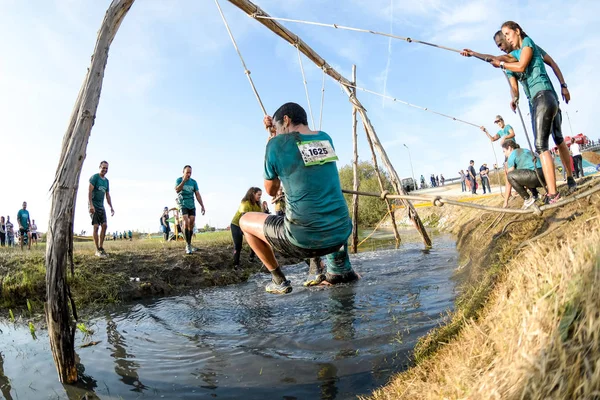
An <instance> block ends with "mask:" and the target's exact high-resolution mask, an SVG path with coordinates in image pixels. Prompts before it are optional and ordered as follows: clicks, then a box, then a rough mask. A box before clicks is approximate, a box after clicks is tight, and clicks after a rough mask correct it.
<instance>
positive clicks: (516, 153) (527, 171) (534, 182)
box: [502, 139, 546, 209]
mask: <svg viewBox="0 0 600 400" xmlns="http://www.w3.org/2000/svg"><path fill="white" fill-rule="evenodd" d="M502 151H503V152H504V156H505V157H506V158H507V161H506V165H507V167H508V176H507V182H506V193H505V197H504V207H505V208H506V207H508V200H509V198H510V191H511V187H512V188H515V190H516V191H517V193H519V196H521V197H522V198H523V200H524V203H523V209H526V208H529V207H531V206H532V205H533V204H534V203H535V201H536V200H537V198H538V191H537V188H538V187H543V186H544V185H545V184H546V182H545V180H544V173H543V171H542V163H540V160H539V159H538V158H535V165H534V163H533V160H534V157H533V153H532V152H531V151H529V150H528V149H522V148H520V146H519V145H518V144H517V143H515V141H514V140H512V139H509V140H505V141H504V143H502ZM538 176H539V178H538ZM540 180H541V182H540ZM527 189H529V190H530V191H531V196H530V195H529V193H527Z"/></svg>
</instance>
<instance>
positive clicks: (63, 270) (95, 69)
mask: <svg viewBox="0 0 600 400" xmlns="http://www.w3.org/2000/svg"><path fill="white" fill-rule="evenodd" d="M133 2H134V0H113V2H112V3H111V4H110V6H109V7H108V10H107V11H106V15H105V16H104V20H103V21H102V26H101V27H100V31H99V32H98V39H97V41H96V47H95V49H94V54H93V55H92V62H91V65H90V68H89V69H88V73H87V75H86V77H85V80H84V82H83V85H82V87H81V90H80V91H79V95H78V96H77V101H76V102H75V107H74V109H73V113H72V114H71V120H70V122H69V126H68V128H67V132H66V133H65V136H64V138H63V143H62V152H61V155H60V160H59V163H58V168H57V170H56V176H55V178H54V183H53V184H52V188H51V189H50V191H51V195H52V205H51V208H50V220H49V222H48V238H47V246H46V292H47V296H48V299H47V302H46V310H45V311H46V320H47V323H48V336H49V338H50V349H51V350H52V357H53V358H54V363H55V365H56V370H57V372H58V377H59V379H60V381H61V382H63V383H73V382H76V381H77V370H76V368H75V324H74V323H73V320H72V319H71V314H70V312H69V302H70V300H71V299H70V291H69V287H68V285H67V261H68V259H69V256H72V252H71V251H72V250H71V249H72V246H73V216H74V214H75V198H76V197H77V189H78V187H79V176H80V175H81V167H82V166H83V161H84V160H85V155H86V153H85V151H86V148H87V144H88V139H89V137H90V133H91V131H92V126H93V125H94V119H95V118H96V110H97V109H98V103H99V101H100V92H101V90H102V80H103V78H104V69H105V68H106V62H107V59H108V49H109V47H110V44H111V43H112V41H113V38H114V37H115V35H116V33H117V31H118V29H119V26H120V25H121V22H122V21H123V18H124V17H125V15H126V14H127V12H128V11H129V9H130V8H131V6H132V4H133ZM74 311H75V310H73V312H74Z"/></svg>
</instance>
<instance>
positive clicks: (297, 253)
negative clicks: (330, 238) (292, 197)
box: [263, 215, 344, 258]
mask: <svg viewBox="0 0 600 400" xmlns="http://www.w3.org/2000/svg"><path fill="white" fill-rule="evenodd" d="M284 219H285V217H282V216H279V215H269V216H268V217H267V219H266V220H265V226H264V227H263V233H264V234H265V238H266V239H267V241H268V242H269V244H270V245H271V247H272V248H273V250H274V251H276V252H278V253H281V254H284V255H286V256H288V257H296V258H313V257H322V256H325V255H327V254H331V253H334V252H336V251H339V250H340V248H341V247H342V246H343V245H344V243H340V244H338V245H335V246H331V247H327V248H323V249H304V248H302V247H298V246H296V245H295V244H293V243H292V242H290V240H289V238H288V237H287V236H286V234H285V226H284Z"/></svg>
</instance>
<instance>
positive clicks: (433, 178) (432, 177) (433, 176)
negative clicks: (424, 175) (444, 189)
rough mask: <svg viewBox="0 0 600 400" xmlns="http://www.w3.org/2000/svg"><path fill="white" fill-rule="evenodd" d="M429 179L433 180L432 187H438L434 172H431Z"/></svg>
mask: <svg viewBox="0 0 600 400" xmlns="http://www.w3.org/2000/svg"><path fill="white" fill-rule="evenodd" d="M429 180H430V181H431V187H436V184H435V175H434V174H431V178H429Z"/></svg>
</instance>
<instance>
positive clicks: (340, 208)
mask: <svg viewBox="0 0 600 400" xmlns="http://www.w3.org/2000/svg"><path fill="white" fill-rule="evenodd" d="M263 122H264V124H265V127H266V128H267V129H269V131H270V133H271V136H270V137H269V141H268V143H267V148H266V152H265V169H264V178H265V189H266V191H267V193H268V194H269V195H270V196H275V195H276V194H277V191H278V190H279V188H280V186H281V185H283V186H284V187H285V193H286V196H285V203H286V206H285V210H286V212H285V216H276V215H266V214H264V213H255V212H250V213H246V214H244V215H243V216H242V218H241V219H240V227H241V228H242V231H243V232H244V235H245V236H246V240H247V241H248V244H249V245H250V247H252V249H253V250H254V252H255V253H256V254H257V255H258V257H259V258H260V259H261V261H262V262H263V263H264V264H265V266H266V267H267V269H268V270H269V271H270V272H271V275H272V282H271V283H269V284H268V285H267V287H266V290H267V292H270V293H276V294H283V293H289V292H291V291H292V286H291V283H290V281H289V280H287V279H286V277H285V275H284V274H283V272H282V271H281V269H280V268H279V266H278V264H277V260H276V259H275V255H274V252H273V250H276V251H278V252H280V253H282V254H285V255H288V256H290V257H297V258H302V259H307V258H314V257H322V256H325V260H324V261H325V265H326V267H327V274H326V275H319V276H318V277H317V279H315V280H313V281H310V283H311V284H323V285H327V284H335V283H341V282H350V281H353V280H355V279H357V278H358V276H357V275H356V274H355V273H354V271H353V270H352V267H351V265H350V259H349V257H348V250H347V240H348V236H350V233H351V231H352V224H351V221H350V217H349V213H348V207H347V205H346V201H345V200H344V197H343V195H342V189H341V185H340V179H339V175H338V170H337V166H336V163H335V161H336V160H337V156H336V154H335V149H334V147H333V142H332V140H331V138H330V137H329V135H328V134H326V133H325V132H321V131H319V132H315V131H311V130H310V129H309V128H308V122H307V117H306V111H304V109H303V108H302V107H301V106H299V105H298V104H296V103H286V104H284V105H283V106H281V107H280V108H279V109H278V110H277V111H276V112H275V114H274V115H273V118H271V117H269V116H266V117H265V119H264V121H263Z"/></svg>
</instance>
